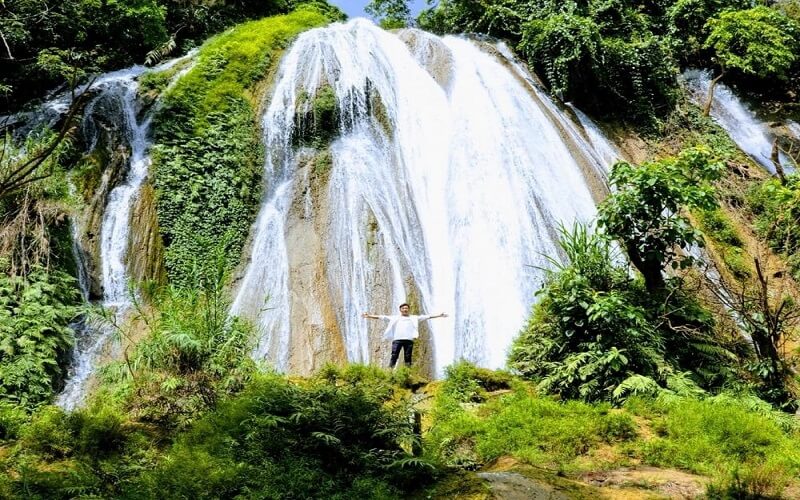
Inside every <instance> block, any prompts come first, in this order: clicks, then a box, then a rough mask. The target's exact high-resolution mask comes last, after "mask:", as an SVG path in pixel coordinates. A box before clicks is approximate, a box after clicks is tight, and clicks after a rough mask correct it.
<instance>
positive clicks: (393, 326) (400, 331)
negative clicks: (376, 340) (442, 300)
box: [361, 304, 447, 368]
mask: <svg viewBox="0 0 800 500" xmlns="http://www.w3.org/2000/svg"><path fill="white" fill-rule="evenodd" d="M410 310H411V309H410V308H409V306H408V304H400V315H399V316H384V315H382V314H369V313H364V314H362V315H361V316H362V317H364V318H367V319H385V320H388V321H389V326H387V327H386V332H385V333H384V334H383V337H384V338H385V339H387V340H388V339H392V359H391V360H390V361H389V368H394V365H395V364H396V363H397V358H398V357H400V349H403V360H404V361H405V364H406V366H411V352H412V350H413V349H414V340H415V339H416V338H417V337H419V322H420V321H426V320H429V319H433V318H446V317H447V314H445V313H441V314H437V315H435V316H434V315H423V316H412V315H411V314H410V313H409V312H410Z"/></svg>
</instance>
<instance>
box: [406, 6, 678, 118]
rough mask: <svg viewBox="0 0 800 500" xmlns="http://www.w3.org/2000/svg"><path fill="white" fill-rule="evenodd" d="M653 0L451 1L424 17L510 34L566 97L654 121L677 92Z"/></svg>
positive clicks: (438, 26) (437, 27) (438, 27)
mask: <svg viewBox="0 0 800 500" xmlns="http://www.w3.org/2000/svg"><path fill="white" fill-rule="evenodd" d="M650 7H652V5H651V4H647V5H642V6H638V5H632V4H629V3H628V2H622V1H609V0H595V1H592V2H584V3H577V4H576V3H567V4H564V3H560V2H553V1H550V0H539V1H524V0H492V1H489V2H480V3H476V2H470V1H466V0H449V1H444V2H439V3H438V5H437V6H436V7H435V8H434V9H433V10H429V11H427V12H423V13H422V14H421V15H420V17H419V23H420V25H421V26H422V27H423V28H425V29H430V30H432V31H436V32H461V31H468V32H472V31H477V32H480V33H487V34H489V35H493V36H497V37H502V38H507V39H510V40H511V41H512V42H513V44H514V45H515V46H516V48H517V50H518V51H519V52H520V53H522V54H524V55H525V56H526V58H527V60H528V62H529V64H531V66H533V68H534V69H536V71H537V72H538V73H539V74H540V75H542V76H543V77H544V79H545V81H546V83H547V84H548V86H549V87H550V88H551V90H553V91H554V92H555V93H557V94H559V95H560V96H561V97H562V98H563V99H564V100H568V101H572V102H574V103H575V104H577V105H578V106H580V107H581V108H582V109H586V110H589V111H594V112H597V113H600V114H607V115H612V116H617V117H622V118H633V119H634V120H638V121H640V122H644V123H649V122H650V121H651V120H652V119H653V117H654V116H656V115H659V114H663V112H664V111H666V110H668V109H670V108H671V107H672V105H673V104H674V102H675V98H676V96H677V92H676V90H677V81H676V79H675V69H674V65H673V59H672V56H671V52H670V50H669V46H668V43H667V40H666V39H665V38H664V37H663V36H661V34H660V33H658V32H657V31H658V30H654V29H653V28H652V24H653V21H652V20H651V19H650V18H649V17H648V15H647V14H646V13H647V11H648V8H650Z"/></svg>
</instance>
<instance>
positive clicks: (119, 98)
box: [56, 53, 194, 410]
mask: <svg viewBox="0 0 800 500" xmlns="http://www.w3.org/2000/svg"><path fill="white" fill-rule="evenodd" d="M193 54H194V53H190V54H187V55H186V56H184V57H181V58H177V59H173V60H171V61H168V62H165V63H163V64H162V65H160V66H158V67H156V68H154V69H153V71H163V70H166V69H169V68H170V67H172V66H174V65H176V64H178V63H180V62H183V61H186V60H187V59H189V58H191V57H192V56H193ZM188 69H189V68H185V69H183V70H182V71H180V72H178V73H177V74H176V75H175V76H174V77H173V79H172V82H175V81H177V80H178V79H179V78H180V77H181V76H182V75H183V74H185V72H186V71H188ZM146 70H147V68H145V67H143V66H134V67H131V68H128V69H125V70H121V71H115V72H112V73H108V74H106V75H103V76H102V77H100V78H98V80H97V81H96V83H95V84H94V86H93V87H94V88H95V89H96V91H98V92H99V93H98V95H97V96H96V97H94V98H93V99H92V100H91V102H90V103H89V104H88V105H87V106H86V109H85V111H84V121H83V124H82V129H83V135H84V137H85V139H86V140H87V141H88V145H89V150H90V151H91V150H92V149H94V147H95V146H96V145H97V141H96V134H95V131H94V129H95V128H96V124H95V114H96V113H103V114H108V113H111V114H113V115H114V120H113V121H114V123H115V124H118V125H119V126H120V127H121V130H122V131H123V138H124V141H125V144H126V145H127V146H128V148H129V152H130V155H129V157H128V161H127V166H128V171H127V174H126V176H125V178H124V180H123V181H122V182H121V183H120V184H118V185H117V186H116V187H114V189H112V190H111V192H110V193H109V195H108V200H107V203H106V206H105V209H104V211H103V219H102V223H101V230H100V261H101V284H102V290H103V298H102V302H101V306H102V307H103V308H104V309H107V310H109V311H110V312H111V314H112V315H113V321H114V322H115V323H119V322H121V321H123V319H124V317H125V315H126V313H127V312H128V311H129V310H130V308H131V306H132V302H131V296H130V294H131V293H133V292H132V291H130V290H129V289H128V274H127V264H126V253H127V250H128V242H129V238H130V232H131V225H130V222H131V210H132V208H133V206H134V203H135V200H136V197H137V195H138V193H139V190H140V189H141V187H142V185H143V184H144V182H145V180H146V178H147V174H148V169H149V166H150V157H149V154H148V150H149V147H150V141H149V132H150V123H151V119H152V116H153V114H154V112H155V110H156V109H157V108H158V103H156V104H154V105H153V106H152V107H151V108H150V109H149V111H148V112H147V113H146V114H145V116H144V118H142V119H141V120H140V119H139V118H138V114H139V111H140V110H141V104H140V102H139V100H138V98H137V92H138V83H137V78H138V77H139V76H140V75H141V74H142V73H143V72H144V71H146ZM61 100H63V98H61ZM61 100H60V101H58V102H59V104H60V103H61ZM67 105H68V103H67ZM79 231H80V229H79V228H78V225H77V224H75V223H74V222H73V240H74V241H75V242H77V241H78V240H79ZM74 252H75V253H76V261H77V262H78V267H79V269H78V277H79V280H80V282H81V290H82V292H83V294H84V298H85V299H86V300H88V298H89V293H88V285H87V281H88V278H87V276H86V269H85V266H84V264H83V258H82V251H81V249H80V248H78V247H77V245H76V246H75V248H74ZM75 326H76V331H77V333H78V334H77V335H76V341H75V346H74V348H73V356H72V363H71V365H70V367H69V372H68V377H67V382H66V385H65V387H64V390H63V391H62V392H61V394H59V396H58V398H57V400H56V404H58V405H59V406H61V407H62V408H64V409H67V410H72V409H74V408H76V407H77V406H79V405H80V404H81V403H82V401H83V399H84V398H85V395H86V392H87V384H88V382H89V380H90V378H91V376H92V374H93V373H94V371H95V368H96V366H97V362H98V358H99V357H100V355H101V353H102V352H103V350H104V349H105V348H106V347H107V345H108V342H109V340H110V338H111V336H112V334H113V331H114V327H113V326H112V325H109V324H107V323H104V322H86V321H85V320H82V321H81V322H80V323H78V324H76V325H75Z"/></svg>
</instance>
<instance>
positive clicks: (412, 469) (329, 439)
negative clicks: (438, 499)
mask: <svg viewBox="0 0 800 500" xmlns="http://www.w3.org/2000/svg"><path fill="white" fill-rule="evenodd" d="M331 375H332V373H331V370H328V371H327V372H326V375H325V376H326V377H330V376H331ZM338 376H345V377H349V381H348V382H345V383H340V382H335V383H333V382H330V381H327V380H317V381H309V383H308V384H307V385H305V386H298V385H295V384H292V383H289V382H288V381H287V380H286V379H284V378H283V377H280V376H278V375H271V374H267V375H264V376H262V377H259V378H258V379H256V380H254V381H253V383H252V384H251V385H250V386H249V387H248V388H247V389H246V390H245V391H244V392H243V393H242V394H240V395H239V396H237V397H235V398H233V399H231V400H230V401H228V402H226V403H224V404H222V405H221V406H220V407H219V408H218V409H217V410H216V411H215V412H214V413H212V414H209V415H208V416H206V417H205V418H203V419H202V420H200V421H198V422H196V423H195V424H194V425H193V426H192V428H191V429H190V430H189V431H188V432H187V433H186V434H185V435H183V436H182V437H181V438H180V439H179V440H178V441H177V442H176V444H175V446H173V447H172V449H171V450H170V451H169V453H168V456H167V457H166V458H165V460H163V461H161V462H160V463H159V465H158V467H156V468H155V469H153V470H152V471H149V472H147V473H145V474H144V475H143V476H142V478H141V481H140V482H139V486H138V487H139V488H141V491H143V492H146V494H145V496H154V495H158V493H159V492H163V491H169V492H171V493H172V494H174V495H177V496H198V497H201V498H208V497H214V498H218V497H230V496H235V495H237V494H245V493H247V494H250V495H253V496H256V497H259V498H278V497H280V498H289V497H290V498H309V497H314V498H320V497H325V498H352V497H353V495H355V494H366V496H367V497H368V498H381V497H383V498H386V497H396V496H399V494H400V492H401V491H408V490H409V489H411V488H414V487H416V486H419V485H420V484H422V483H423V482H424V481H426V480H427V478H429V477H430V466H428V465H427V464H426V463H425V462H424V461H421V460H419V459H413V460H412V459H411V457H409V456H408V454H407V453H406V452H405V451H403V449H402V448H401V446H400V445H401V443H402V441H403V440H404V439H407V438H408V437H409V436H410V433H411V424H410V423H409V421H408V414H407V413H406V409H405V406H404V405H403V404H398V403H394V404H393V403H392V402H391V399H389V398H390V397H391V393H388V394H387V393H386V391H384V390H383V389H381V388H380V387H381V385H382V384H383V382H382V381H380V380H378V384H377V387H373V384H374V383H375V379H376V378H378V379H380V377H376V374H375V373H373V370H371V369H358V370H356V371H350V372H349V375H343V374H339V375H337V377H338ZM337 380H338V378H337ZM342 382H344V381H343V380H342ZM368 488H375V490H374V491H373V492H369V491H366V490H367V489H368Z"/></svg>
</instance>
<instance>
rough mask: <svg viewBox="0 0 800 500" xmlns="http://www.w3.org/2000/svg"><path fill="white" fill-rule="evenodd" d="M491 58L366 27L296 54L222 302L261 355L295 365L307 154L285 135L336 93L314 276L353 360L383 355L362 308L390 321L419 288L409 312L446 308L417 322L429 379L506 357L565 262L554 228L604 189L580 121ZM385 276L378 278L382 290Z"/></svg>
mask: <svg viewBox="0 0 800 500" xmlns="http://www.w3.org/2000/svg"><path fill="white" fill-rule="evenodd" d="M412 39H416V41H415V40H412ZM420 40H421V41H420ZM415 43H416V44H417V45H415ZM502 59H503V58H502V57H500V56H498V55H496V54H495V55H492V54H489V53H487V52H486V51H485V50H481V48H479V46H478V44H477V43H475V42H472V41H468V40H466V39H462V38H458V37H451V36H448V37H444V38H439V37H435V36H433V35H428V34H424V33H422V32H418V31H416V30H412V31H411V32H410V33H409V32H408V31H407V30H406V31H404V32H400V33H399V34H392V33H388V32H385V31H383V30H381V29H379V28H377V27H375V26H374V25H372V24H371V23H369V22H367V21H365V20H361V19H356V20H353V21H350V22H348V23H346V24H334V25H331V26H329V27H326V28H319V29H315V30H311V31H308V32H306V33H304V34H303V35H301V36H300V37H299V38H298V39H297V41H296V42H295V43H294V44H293V45H292V47H291V48H290V50H289V51H288V53H287V54H286V56H285V57H284V59H283V61H282V62H281V66H280V69H279V72H278V76H277V81H276V84H275V89H274V92H273V95H272V96H271V100H270V102H269V105H268V107H267V109H266V111H265V114H264V117H263V120H262V129H263V131H264V144H265V148H266V162H265V169H264V176H265V183H266V190H265V193H266V194H265V198H264V202H263V205H262V207H261V209H260V212H259V215H258V218H257V221H256V223H255V224H254V226H253V229H252V231H253V237H252V244H251V249H250V255H249V261H248V263H247V267H246V269H245V271H244V273H243V277H242V278H241V280H240V281H239V283H238V285H237V290H236V296H235V300H234V302H233V305H232V308H231V313H232V314H233V315H240V316H244V317H247V318H249V319H251V320H253V321H254V322H255V324H256V325H257V327H258V329H259V344H258V347H257V348H256V351H255V355H256V357H259V358H266V359H268V360H269V361H271V362H272V363H273V364H275V365H276V366H277V367H278V368H279V369H283V370H286V369H290V368H291V367H290V366H289V365H290V363H289V358H290V353H289V350H290V345H291V344H292V335H297V334H298V332H296V331H294V330H293V329H292V328H291V322H292V319H291V311H292V308H293V307H294V306H295V305H296V301H297V300H298V299H297V295H298V293H299V292H298V291H297V290H292V289H290V278H291V274H292V272H293V271H294V270H293V269H290V267H289V261H290V259H289V255H288V252H289V250H288V246H287V245H288V244H291V242H289V243H287V241H286V234H287V231H288V228H287V218H290V217H291V213H292V210H293V209H292V205H293V198H294V197H296V196H297V195H296V194H294V193H295V192H296V191H299V190H301V189H300V188H303V183H304V182H307V177H305V173H306V172H307V170H306V169H305V167H304V166H303V165H304V162H307V161H308V157H309V155H312V154H313V152H309V151H308V150H307V149H306V148H297V147H295V146H294V145H293V141H292V137H293V136H294V135H295V134H297V133H298V130H296V129H295V127H296V126H297V123H298V111H299V112H300V114H301V116H302V113H308V112H309V109H310V108H309V107H310V106H311V102H312V101H313V99H312V98H313V96H315V95H316V94H317V92H318V91H319V90H320V88H323V87H325V86H330V87H331V88H332V90H333V93H334V94H335V97H336V102H337V106H338V110H339V122H340V123H341V127H340V130H339V135H338V136H337V137H336V138H335V139H334V140H333V142H332V144H331V145H330V156H331V159H332V165H331V170H330V173H329V178H328V181H327V186H326V188H325V195H326V196H327V199H329V200H330V201H329V205H330V206H329V207H327V209H326V210H322V209H321V207H312V208H311V210H310V212H311V214H312V215H311V217H326V220H325V221H324V225H325V227H326V228H327V230H328V233H327V234H326V235H325V241H324V245H323V246H324V275H323V276H321V277H320V279H324V280H325V281H327V284H328V285H327V288H328V291H329V295H330V300H331V301H332V302H333V303H334V307H333V309H334V311H335V315H336V323H337V325H338V330H339V331H340V332H341V336H342V337H343V340H344V346H345V349H346V355H347V358H348V360H350V361H353V362H381V360H378V359H373V351H372V350H371V349H370V333H369V332H370V329H369V327H368V324H367V322H366V320H363V319H362V318H361V317H360V315H361V313H362V312H365V311H370V312H377V313H389V314H391V313H392V311H383V310H379V311H375V310H372V307H373V306H375V305H376V304H392V309H393V310H394V308H396V307H397V305H398V304H399V303H401V302H403V301H405V300H406V299H407V295H408V294H411V293H414V294H415V295H416V296H417V297H416V298H417V299H418V302H419V305H420V309H421V312H425V313H438V312H441V311H445V312H448V313H449V314H450V317H448V318H446V319H435V320H431V321H430V322H429V327H430V330H431V342H432V348H433V362H434V369H435V371H436V373H437V374H441V373H442V370H443V368H444V367H445V366H446V365H448V364H450V363H452V362H453V361H455V360H457V359H460V358H465V359H468V360H471V361H473V362H476V363H478V364H480V365H483V366H488V367H500V366H503V365H504V364H505V359H506V351H507V349H508V347H509V345H510V343H511V340H512V338H513V337H514V336H515V335H516V334H517V333H518V332H519V330H520V328H521V327H522V326H523V324H524V321H525V319H526V317H527V315H528V314H529V312H530V307H531V305H532V303H533V302H534V300H535V293H536V290H537V289H538V288H539V287H540V286H541V285H542V283H543V279H544V271H543V270H542V268H545V267H548V266H549V265H550V264H549V261H548V258H555V259H559V250H558V246H557V227H558V225H559V224H564V225H566V226H570V225H571V224H572V223H573V222H574V221H589V220H590V219H592V218H593V217H594V214H595V203H596V201H597V199H599V198H600V197H602V196H603V194H602V193H599V192H597V190H596V189H593V187H594V185H593V184H594V183H593V182H592V181H591V180H589V179H588V177H590V176H591V175H593V174H592V171H600V170H602V169H603V166H602V165H599V164H598V158H599V157H600V156H602V154H601V153H598V152H597V151H595V150H594V149H592V146H591V144H590V143H589V142H588V141H586V140H585V139H581V138H576V137H573V135H577V134H575V133H574V131H575V125H574V124H572V123H571V122H569V120H566V119H564V118H563V116H562V113H561V112H560V111H559V110H558V109H556V107H555V106H554V104H553V103H552V102H550V101H549V99H547V97H546V96H544V94H543V93H541V92H540V91H538V90H537V89H536V88H535V87H534V86H531V85H529V84H528V83H527V82H526V81H525V80H524V79H523V78H521V77H520V74H517V70H514V69H513V68H511V69H510V68H509V67H508V64H507V63H506V61H503V60H502ZM520 71H522V70H520ZM559 121H561V122H559ZM565 127H568V128H570V130H565ZM589 150H591V151H592V154H587V151H589ZM587 165H588V169H587ZM301 172H303V173H301ZM302 205H303V206H304V207H305V208H304V211H305V212H309V210H308V207H307V206H308V202H307V200H306V199H303V201H302ZM377 247H379V248H381V251H382V254H381V257H380V259H378V260H377V261H376V259H375V258H374V251H373V250H371V248H377ZM381 279H383V280H385V281H388V283H389V285H388V286H386V287H380V289H378V287H375V286H374V283H376V282H377V281H380V280H381ZM409 283H411V285H409ZM378 295H382V296H383V297H384V298H385V300H382V301H380V300H378V299H377V296H378ZM319 307H320V308H321V307H322V306H319Z"/></svg>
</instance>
